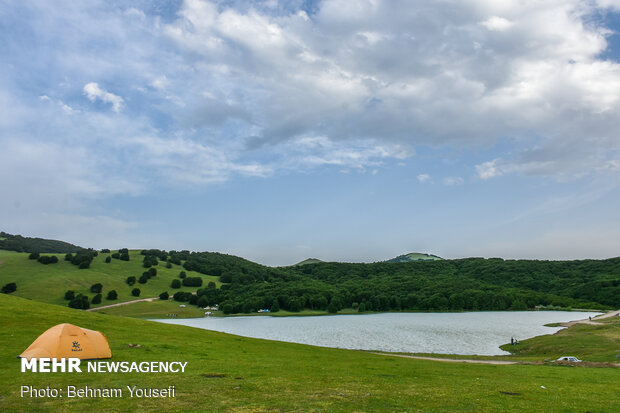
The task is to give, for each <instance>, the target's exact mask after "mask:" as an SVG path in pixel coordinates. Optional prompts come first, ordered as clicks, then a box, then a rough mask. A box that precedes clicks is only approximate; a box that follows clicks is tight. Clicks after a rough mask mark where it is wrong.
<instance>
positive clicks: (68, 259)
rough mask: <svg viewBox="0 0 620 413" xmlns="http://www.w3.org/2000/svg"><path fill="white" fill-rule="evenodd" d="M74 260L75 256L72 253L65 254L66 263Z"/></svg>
mask: <svg viewBox="0 0 620 413" xmlns="http://www.w3.org/2000/svg"><path fill="white" fill-rule="evenodd" d="M72 259H73V254H71V253H70V252H68V253H66V254H65V261H71V260H72Z"/></svg>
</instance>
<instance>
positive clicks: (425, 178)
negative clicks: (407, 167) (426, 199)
mask: <svg viewBox="0 0 620 413" xmlns="http://www.w3.org/2000/svg"><path fill="white" fill-rule="evenodd" d="M430 179H431V176H430V175H429V174H420V175H418V181H420V182H421V183H425V182H428V181H429V180H430Z"/></svg>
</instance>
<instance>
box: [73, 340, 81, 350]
mask: <svg viewBox="0 0 620 413" xmlns="http://www.w3.org/2000/svg"><path fill="white" fill-rule="evenodd" d="M71 351H82V348H81V347H80V343H79V342H77V341H74V342H73V348H72V349H71Z"/></svg>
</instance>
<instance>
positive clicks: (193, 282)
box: [183, 277, 202, 287]
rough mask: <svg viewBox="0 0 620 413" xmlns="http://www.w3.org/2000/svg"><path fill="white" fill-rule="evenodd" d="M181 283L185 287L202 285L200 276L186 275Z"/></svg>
mask: <svg viewBox="0 0 620 413" xmlns="http://www.w3.org/2000/svg"><path fill="white" fill-rule="evenodd" d="M183 285H184V286H186V287H200V286H201V285H202V278H200V277H186V278H184V279H183Z"/></svg>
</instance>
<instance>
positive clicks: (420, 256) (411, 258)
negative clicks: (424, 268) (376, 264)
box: [385, 252, 443, 263]
mask: <svg viewBox="0 0 620 413" xmlns="http://www.w3.org/2000/svg"><path fill="white" fill-rule="evenodd" d="M438 260H443V258H441V257H438V256H436V255H433V254H426V253H421V252H411V253H409V254H404V255H399V256H398V257H395V258H392V259H391V260H387V261H385V262H393V263H396V262H415V261H438Z"/></svg>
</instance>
